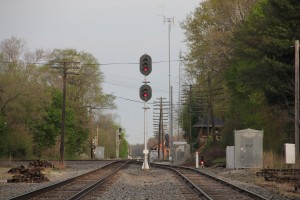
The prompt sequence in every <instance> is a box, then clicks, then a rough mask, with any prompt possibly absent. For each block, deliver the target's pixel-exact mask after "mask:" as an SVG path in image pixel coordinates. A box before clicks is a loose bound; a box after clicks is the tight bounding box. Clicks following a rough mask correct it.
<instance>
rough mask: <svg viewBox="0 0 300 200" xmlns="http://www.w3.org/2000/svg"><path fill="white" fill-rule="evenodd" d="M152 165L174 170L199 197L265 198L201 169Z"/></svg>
mask: <svg viewBox="0 0 300 200" xmlns="http://www.w3.org/2000/svg"><path fill="white" fill-rule="evenodd" d="M152 166H153V167H160V168H164V169H169V170H172V171H173V172H175V174H177V175H178V176H179V177H180V178H181V179H182V180H183V181H184V182H185V183H186V184H188V185H189V186H190V188H191V189H192V190H193V191H194V192H195V193H197V194H198V196H199V198H201V199H208V200H211V199H213V200H219V199H220V200H224V199H239V200H248V199H260V200H266V198H264V197H262V196H260V195H258V194H255V193H253V192H251V191H249V190H246V189H243V188H241V187H238V186H235V185H233V184H231V183H228V182H226V181H224V180H221V179H218V178H216V177H214V176H211V175H209V174H206V173H204V172H202V171H199V170H196V169H193V168H189V167H179V166H170V165H161V164H152Z"/></svg>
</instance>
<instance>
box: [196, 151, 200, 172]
mask: <svg viewBox="0 0 300 200" xmlns="http://www.w3.org/2000/svg"><path fill="white" fill-rule="evenodd" d="M198 168H199V154H198V151H196V169H198Z"/></svg>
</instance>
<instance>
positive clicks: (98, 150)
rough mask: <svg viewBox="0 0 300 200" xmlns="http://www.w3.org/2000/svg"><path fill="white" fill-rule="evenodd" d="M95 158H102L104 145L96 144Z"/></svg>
mask: <svg viewBox="0 0 300 200" xmlns="http://www.w3.org/2000/svg"><path fill="white" fill-rule="evenodd" d="M95 158H96V159H104V147H103V146H97V147H96V149H95Z"/></svg>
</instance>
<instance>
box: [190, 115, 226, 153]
mask: <svg viewBox="0 0 300 200" xmlns="http://www.w3.org/2000/svg"><path fill="white" fill-rule="evenodd" d="M214 124H215V133H216V138H217V140H218V139H221V138H222V130H223V128H224V121H223V120H221V119H218V118H214ZM193 128H197V132H198V138H197V141H196V142H195V144H198V151H199V150H200V149H201V147H202V146H204V144H205V143H206V141H207V139H208V138H210V137H212V122H211V120H210V119H209V120H208V119H203V118H199V119H198V122H197V123H196V124H195V125H193ZM194 148H195V147H194Z"/></svg>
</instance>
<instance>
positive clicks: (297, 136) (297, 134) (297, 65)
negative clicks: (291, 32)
mask: <svg viewBox="0 0 300 200" xmlns="http://www.w3.org/2000/svg"><path fill="white" fill-rule="evenodd" d="M295 148H296V149H295V150H296V160H298V158H299V40H296V41H295Z"/></svg>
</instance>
